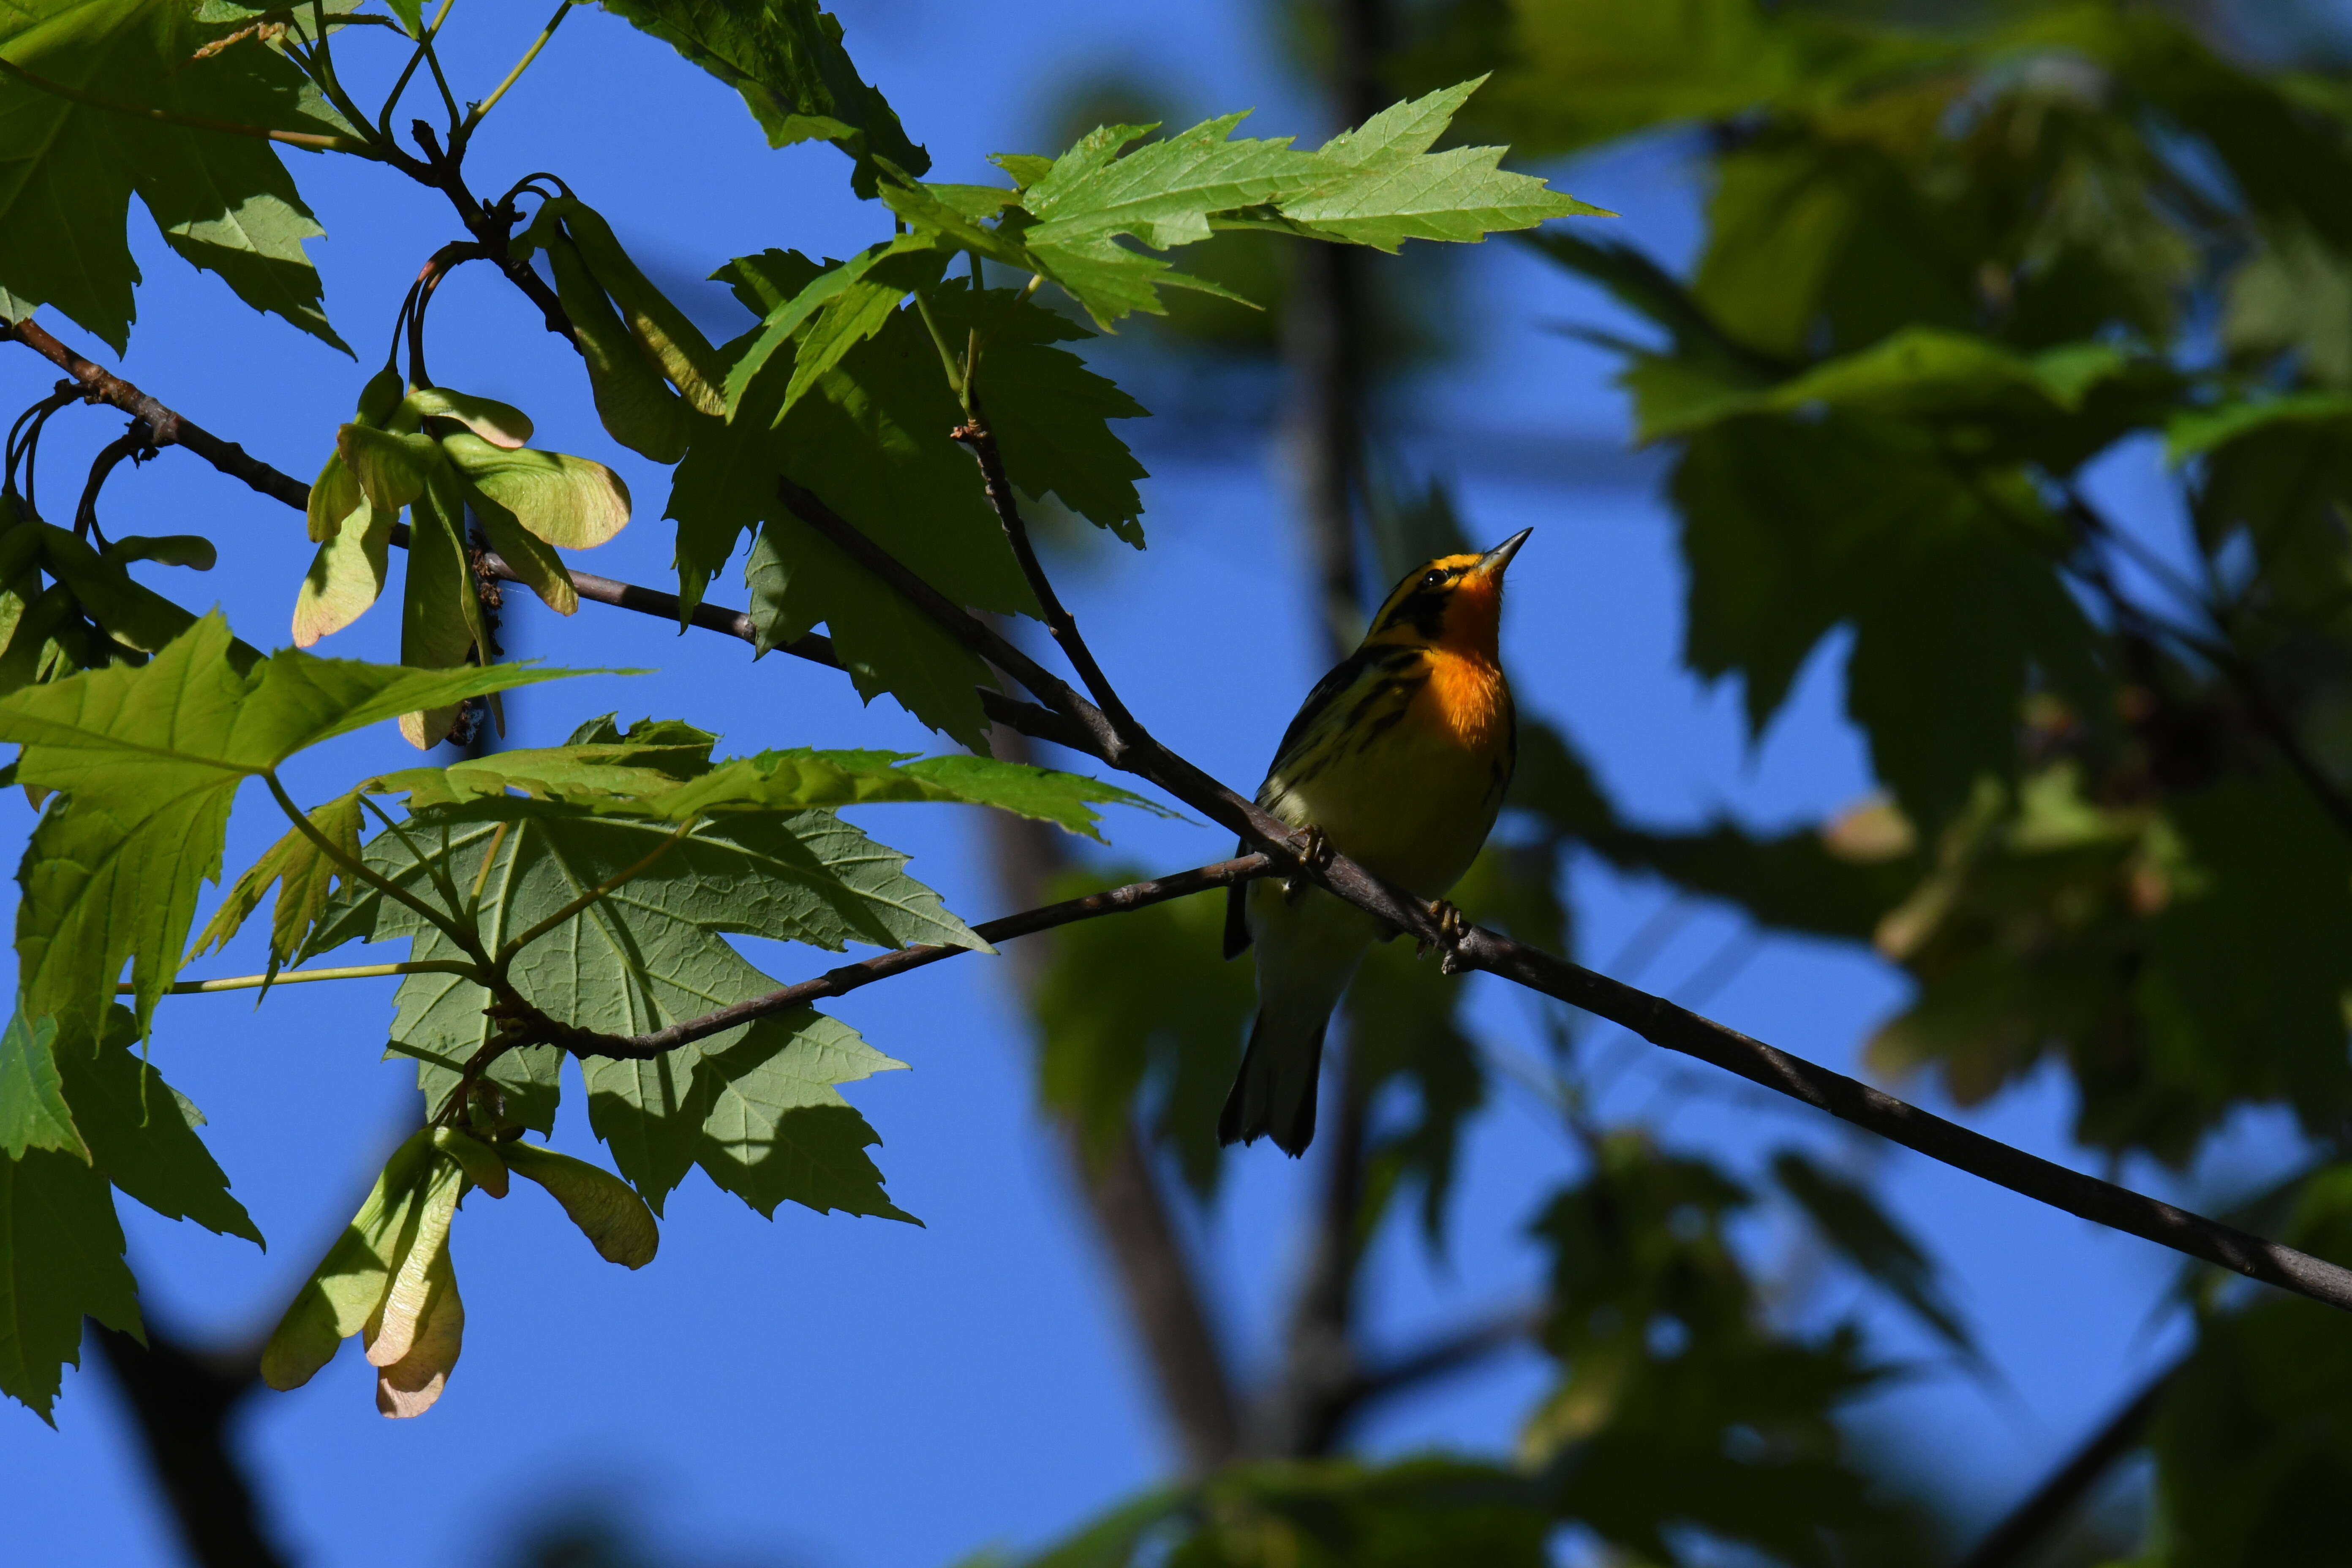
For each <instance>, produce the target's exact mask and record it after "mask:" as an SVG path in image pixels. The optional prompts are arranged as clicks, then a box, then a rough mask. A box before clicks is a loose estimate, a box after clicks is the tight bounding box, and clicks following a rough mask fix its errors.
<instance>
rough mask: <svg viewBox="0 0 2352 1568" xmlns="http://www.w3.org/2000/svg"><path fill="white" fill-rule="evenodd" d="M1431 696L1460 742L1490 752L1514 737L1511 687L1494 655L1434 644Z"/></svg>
mask: <svg viewBox="0 0 2352 1568" xmlns="http://www.w3.org/2000/svg"><path fill="white" fill-rule="evenodd" d="M1426 657H1427V658H1428V660H1429V687H1428V699H1427V700H1428V701H1429V703H1430V705H1431V707H1432V708H1433V709H1434V710H1435V712H1436V718H1437V721H1438V723H1439V724H1440V725H1442V726H1443V727H1444V729H1445V731H1447V732H1448V733H1449V734H1450V735H1451V736H1452V737H1453V739H1454V743H1455V744H1456V745H1458V746H1460V747H1461V748H1462V749H1463V750H1464V751H1465V752H1469V753H1470V754H1471V755H1473V756H1476V757H1490V756H1493V755H1495V754H1496V753H1497V752H1501V751H1502V750H1503V749H1504V748H1505V747H1506V746H1507V745H1509V744H1510V741H1511V689H1510V687H1509V686H1508V685H1507V683H1506V682H1505V681H1504V679H1503V670H1502V667H1501V666H1500V665H1498V664H1496V662H1495V659H1494V658H1493V656H1492V655H1491V654H1484V655H1482V654H1479V653H1470V652H1465V651H1463V650H1462V649H1461V648H1459V647H1454V646H1451V639H1449V640H1448V642H1444V643H1439V644H1436V645H1435V646H1433V647H1431V648H1430V649H1429V651H1428V654H1427V656H1426Z"/></svg>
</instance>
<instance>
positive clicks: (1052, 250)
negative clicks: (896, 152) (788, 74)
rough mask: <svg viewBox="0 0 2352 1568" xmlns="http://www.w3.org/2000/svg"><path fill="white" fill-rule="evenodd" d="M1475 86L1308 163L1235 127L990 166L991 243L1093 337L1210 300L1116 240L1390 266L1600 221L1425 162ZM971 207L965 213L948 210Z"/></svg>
mask: <svg viewBox="0 0 2352 1568" xmlns="http://www.w3.org/2000/svg"><path fill="white" fill-rule="evenodd" d="M1483 80H1484V78H1480V79H1478V80H1474V81H1467V82H1464V83H1462V84H1460V85H1459V86H1456V87H1452V88H1447V89H1443V90H1441V91H1438V92H1433V93H1431V94H1429V95H1428V96H1426V97H1424V98H1421V99H1416V100H1412V101H1411V102H1409V103H1400V104H1397V105H1395V106H1394V107H1392V108H1391V109H1388V110H1383V111H1382V112H1381V113H1380V114H1378V115H1375V116H1373V118H1372V119H1370V120H1369V121H1366V122H1365V123H1364V124H1363V125H1362V126H1361V127H1360V128H1359V129H1357V130H1355V131H1351V132H1344V133H1342V134H1341V135H1339V136H1336V137H1334V138H1332V139H1331V141H1329V142H1326V143H1325V144H1324V145H1323V146H1322V147H1320V148H1318V149H1317V150H1316V151H1315V152H1312V153H1307V152H1301V151H1299V150H1298V149H1297V148H1295V147H1293V146H1292V145H1291V143H1290V140H1289V139H1288V138H1287V137H1284V138H1279V139H1276V140H1272V141H1251V140H1247V139H1242V140H1232V139H1230V138H1231V137H1232V133H1233V131H1234V127H1235V126H1236V125H1238V124H1240V122H1241V121H1242V119H1243V118H1244V117H1243V116H1242V115H1239V114H1230V115H1226V116H1223V118H1221V119H1216V120H1210V121H1203V122H1202V123H1201V124H1199V125H1196V126H1194V127H1192V129H1191V130H1189V131H1186V132H1181V133H1180V134H1178V135H1175V136H1171V137H1170V138H1168V139H1167V140H1165V141H1161V142H1148V143H1146V144H1144V145H1142V146H1140V147H1137V148H1135V149H1134V150H1133V151H1132V152H1126V153H1124V154H1123V155H1122V150H1123V149H1125V148H1127V147H1128V145H1129V143H1130V142H1134V141H1135V140H1136V139H1137V138H1139V137H1140V136H1143V135H1145V134H1147V133H1149V132H1150V131H1151V130H1153V129H1154V127H1151V126H1148V125H1107V126H1103V127H1101V128H1100V129H1098V130H1096V131H1093V132H1088V133H1087V135H1086V136H1084V137H1082V138H1080V139H1079V141H1078V142H1077V144H1076V146H1074V147H1072V148H1071V149H1070V150H1069V151H1068V152H1066V153H1063V154H1062V155H1061V156H1060V157H1059V158H1057V159H1055V160H1054V161H1053V163H1052V164H1051V166H1050V167H1048V168H1045V170H1043V172H1042V173H1041V172H1039V171H1038V170H1037V169H1036V167H1035V166H1034V162H1033V161H1029V160H1014V161H1013V162H1011V163H1006V162H1005V161H1004V160H1003V159H1000V160H999V162H1000V163H1002V164H1003V166H1005V167H1006V168H1007V169H1008V170H1017V171H1018V172H1019V173H1021V174H1026V175H1029V176H1031V178H1029V179H1028V180H1027V181H1026V182H1025V183H1024V185H1023V187H1022V188H1021V190H1020V191H1019V193H1018V200H1019V216H1017V217H1015V216H1007V217H1006V218H1004V219H1002V220H1000V221H999V223H998V225H997V226H996V228H995V229H994V230H993V231H992V232H993V233H994V234H995V235H997V236H1000V237H1013V238H1017V240H1018V243H1019V244H1020V246H1021V247H1024V251H1025V261H1024V264H1025V265H1028V266H1029V267H1031V268H1032V269H1034V270H1037V271H1041V272H1043V273H1044V274H1045V276H1047V277H1049V278H1051V279H1053V280H1054V281H1055V282H1056V283H1058V284H1060V285H1061V286H1062V288H1063V289H1065V290H1066V291H1067V292H1068V293H1069V294H1070V295H1071V297H1072V298H1074V299H1076V300H1077V301H1078V302H1079V303H1080V304H1082V305H1084V306H1085V307H1086V309H1087V313H1088V314H1090V315H1092V316H1093V317H1094V319H1095V320H1096V321H1097V323H1098V324H1101V325H1103V326H1106V327H1108V325H1109V324H1110V323H1111V322H1113V321H1117V320H1118V318H1119V317H1121V316H1123V315H1126V314H1127V313H1129V311H1132V310H1148V311H1153V312H1158V311H1160V310H1162V309H1163V307H1162V306H1161V304H1160V299H1159V290H1160V289H1161V288H1163V287H1171V286H1172V287H1181V288H1191V289H1206V290H1207V291H1209V292H1212V293H1218V294H1223V293H1224V290H1223V289H1220V288H1217V287H1216V286H1215V285H1213V284H1210V283H1208V282H1206V281H1204V280H1203V279H1196V278H1188V277H1186V276H1185V275H1183V274H1181V273H1179V272H1176V271H1174V270H1173V269H1172V268H1171V267H1170V265H1169V264H1168V263H1167V262H1165V261H1162V260H1160V258H1158V257H1155V256H1151V255H1148V254H1146V253H1144V252H1142V251H1139V250H1137V249H1134V248H1131V247H1129V246H1128V245H1126V244H1122V243H1121V240H1122V238H1129V239H1132V240H1134V241H1135V242H1137V243H1139V244H1140V245H1142V246H1145V247H1150V249H1152V250H1168V249H1171V248H1173V247H1177V246H1181V245H1192V244H1195V243H1197V242H1198V241H1201V240H1203V239H1206V238H1208V237H1209V236H1210V234H1211V233H1212V232H1213V231H1214V230H1216V229H1219V228H1272V229H1278V230H1281V231H1283V232H1285V233H1289V234H1297V235H1303V236H1307V237H1313V238H1318V239H1323V240H1330V241H1337V242H1340V243H1344V244H1353V245H1369V246H1373V247H1378V248H1380V249H1382V250H1394V249H1396V248H1397V247H1399V246H1400V245H1402V243H1403V242H1404V241H1406V240H1408V239H1429V240H1451V241H1456V242H1466V241H1475V240H1478V239H1482V238H1484V237H1486V235H1488V234H1491V233H1494V232H1496V231H1497V230H1503V229H1521V228H1531V227H1533V226H1536V225H1537V224H1539V223H1542V222H1544V221H1545V220H1546V219H1549V218H1555V217H1567V216H1572V215H1576V214H1589V215H1601V216H1606V215H1605V214H1604V209H1602V208H1600V207H1595V206H1591V205H1586V204H1585V203H1583V202H1580V201H1578V200H1576V199H1575V198H1574V197H1572V196H1569V195H1564V194H1562V193H1560V192H1558V191H1553V190H1549V189H1548V188H1546V186H1545V184H1544V183H1543V182H1542V181H1541V180H1539V179H1537V178H1534V177H1533V176H1530V175H1526V174H1508V173H1506V172H1505V171H1504V170H1503V169H1502V168H1501V167H1500V163H1501V160H1502V156H1503V149H1501V148H1499V147H1461V148H1453V149H1450V150H1447V151H1445V152H1441V153H1432V152H1430V151H1429V149H1430V148H1431V147H1432V146H1433V145H1434V144H1435V142H1436V141H1437V139H1438V138H1439V137H1440V136H1442V135H1444V132H1445V131H1446V129H1447V127H1448V126H1449V125H1450V124H1451V123H1452V121H1453V119H1454V113H1455V111H1456V110H1459V109H1460V108H1461V107H1462V105H1463V103H1464V102H1465V100H1468V98H1469V97H1470V95H1471V94H1472V93H1473V92H1474V91H1475V90H1476V89H1477V88H1478V86H1479V82H1480V81H1483ZM944 188H945V187H930V189H931V190H932V191H934V192H935V193H936V192H938V191H940V190H942V189H944ZM974 205H975V204H972V203H970V202H966V203H963V204H961V211H963V212H965V213H969V212H970V211H971V210H972V208H973V207H974ZM900 216H902V217H905V218H907V220H908V222H909V223H911V224H913V225H915V226H917V227H919V228H923V227H929V228H931V229H933V230H935V231H937V232H939V233H940V234H941V235H942V237H943V238H947V239H949V240H950V241H952V240H953V238H954V236H953V228H954V226H953V225H952V224H951V223H950V222H948V221H947V220H946V219H944V218H940V217H938V216H927V215H926V214H925V213H923V212H919V211H915V210H912V209H911V208H902V210H901V212H900ZM1001 258H1002V257H1001ZM1244 302H1246V301H1244Z"/></svg>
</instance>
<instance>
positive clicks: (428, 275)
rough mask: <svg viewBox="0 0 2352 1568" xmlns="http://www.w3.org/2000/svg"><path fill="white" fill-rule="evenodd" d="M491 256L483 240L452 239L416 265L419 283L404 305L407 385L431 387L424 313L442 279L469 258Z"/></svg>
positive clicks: (478, 258) (409, 292)
mask: <svg viewBox="0 0 2352 1568" xmlns="http://www.w3.org/2000/svg"><path fill="white" fill-rule="evenodd" d="M488 255H489V252H488V251H487V250H485V249H483V248H482V247H481V245H480V243H479V242H478V241H475V240H468V239H453V240H451V241H450V242H449V243H448V244H446V245H445V246H443V247H441V248H440V249H438V250H436V251H435V252H434V253H433V254H432V255H431V256H429V257H427V258H425V265H424V266H423V267H421V268H417V272H416V283H415V287H413V288H412V289H409V291H408V298H409V303H408V304H407V305H406V306H404V310H405V311H406V314H407V320H408V384H410V385H411V386H430V385H432V384H433V380H432V377H431V376H429V375H427V374H425V310H426V309H427V308H428V307H429V306H431V304H432V303H433V296H434V295H435V294H436V292H438V291H439V289H440V288H441V280H442V279H445V278H446V277H448V276H449V274H450V273H452V272H454V271H456V270H457V268H460V267H462V266H464V265H465V264H466V263H467V262H468V261H478V260H481V259H483V258H487V257H488Z"/></svg>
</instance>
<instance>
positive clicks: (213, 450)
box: [0, 320, 1088, 751]
mask: <svg viewBox="0 0 2352 1568" xmlns="http://www.w3.org/2000/svg"><path fill="white" fill-rule="evenodd" d="M9 338H14V339H15V340H16V341H17V342H21V343H23V344H24V345H25V346H26V347H27V348H29V349H31V350H33V351H34V352H35V353H38V354H39V355H41V357H42V358H44V359H46V360H47V361H48V362H49V363H52V364H54V365H56V366H57V367H58V369H60V370H62V371H64V372H65V373H66V374H68V375H69V376H71V377H73V379H74V380H75V381H76V382H77V383H79V384H80V385H81V387H82V389H83V395H84V398H85V399H86V400H87V401H89V402H91V403H103V404H106V405H109V406H110V407H114V408H119V409H121V410H122V411H123V412H124V413H126V414H129V415H131V416H133V417H135V418H137V419H139V420H141V421H142V423H144V425H145V426H146V427H147V431H148V438H149V439H150V440H151V441H152V444H153V446H155V447H159V448H160V447H184V448H186V449H187V450H188V451H190V452H193V453H194V454H195V455H196V456H197V457H199V458H203V459H204V460H205V462H207V463H210V464H211V465H212V466H213V467H214V468H216V469H218V470H219V471H220V472H222V473H224V474H226V475H227V476H228V477H229V478H231V479H241V480H243V481H244V482H245V483H246V484H247V485H248V486H250V487H251V488H252V489H256V490H257V491H259V492H260V493H261V494H263V495H266V496H268V497H269V498H270V499H271V500H276V501H278V502H280V503H282V504H284V505H286V506H289V507H291V508H292V509H293V510H296V511H305V512H306V511H308V510H309V508H310V486H309V485H306V484H304V483H303V482H302V481H301V480H300V479H296V478H295V477H294V476H293V475H291V474H289V473H285V472H282V471H280V470H279V469H278V468H272V467H271V466H270V465H269V464H268V463H265V462H263V461H261V459H259V458H256V457H254V456H252V455H251V454H250V453H248V452H247V451H246V449H245V448H244V447H240V446H238V445H237V444H236V443H235V442H233V441H224V440H222V439H221V438H220V437H217V436H215V435H214V434H212V432H210V431H208V430H206V429H205V427H204V426H200V425H198V424H197V423H196V422H195V421H194V420H193V419H189V418H187V417H185V416H183V415H180V414H178V413H175V412H173V410H172V409H169V408H166V407H165V406H164V405H163V404H161V403H159V402H157V401H156V400H155V399H154V398H153V397H151V396H149V395H147V394H146V393H145V392H142V391H141V390H140V389H139V388H138V387H136V386H133V385H132V384H131V383H129V382H127V381H125V380H123V379H122V378H121V376H119V375H116V374H113V373H111V372H110V371H108V370H105V369H103V368H101V367H100V366H99V365H96V364H93V363H90V362H89V360H87V359H84V358H83V357H82V356H81V355H80V354H79V353H75V352H74V351H73V350H72V349H70V348H68V347H67V346H66V345H65V344H63V343H61V342H58V340H57V339H56V338H55V337H53V336H51V335H50V334H49V333H48V332H47V331H45V330H43V329H42V327H41V326H40V325H39V324H38V323H37V322H35V321H29V320H28V321H18V322H15V323H10V322H5V321H0V341H5V340H6V339H9ZM392 542H394V544H397V545H399V546H400V547H401V548H403V549H406V548H407V546H408V530H407V527H406V525H405V524H402V525H397V526H395V527H394V530H393V534H392ZM483 564H484V566H485V567H486V568H487V569H488V573H489V574H490V575H491V576H493V577H496V578H498V579H499V580H500V581H501V582H507V583H520V584H523V585H524V586H525V587H528V586H530V584H528V583H526V582H524V579H523V577H522V574H520V573H518V572H517V571H515V569H514V568H513V567H511V566H509V565H508V564H507V563H506V562H505V561H504V560H503V559H502V558H500V557H499V555H498V554H497V553H496V552H484V555H483ZM566 570H567V571H571V572H572V587H573V588H574V589H575V590H577V591H578V593H579V595H580V596H581V597H582V598H583V599H586V600H588V601H590V602H591V603H593V604H599V605H611V606H613V607H614V608H615V609H622V610H628V611H631V612H633V613H635V614H637V615H641V616H654V617H656V619H659V620H665V621H668V622H670V623H671V624H672V625H677V624H678V623H679V622H680V620H681V616H680V615H679V605H678V598H677V595H675V594H671V593H666V592H664V591H663V590H661V589H659V588H647V587H643V586H640V585H639V584H635V583H623V582H619V581H616V580H615V579H614V578H611V577H600V576H598V575H596V574H594V573H592V572H581V571H577V570H573V569H572V568H570V567H567V568H566ZM683 620H684V622H685V624H687V625H688V626H697V627H699V628H700V629H702V630H704V631H712V632H718V633H719V634H720V635H722V636H725V637H734V638H736V639H737V640H738V641H740V642H747V643H750V644H751V645H752V646H753V647H758V646H759V643H760V628H759V626H758V624H757V623H756V622H754V621H753V620H752V618H751V616H749V615H747V614H745V613H744V612H743V611H741V610H730V609H725V608H722V607H721V606H719V605H711V604H701V605H696V606H695V607H694V608H693V609H692V610H691V611H689V612H688V613H687V614H686V615H685V616H684V617H683ZM774 646H775V647H776V650H777V651H778V652H780V653H788V654H791V655H792V656H793V658H801V659H806V660H807V661H809V662H810V663H812V664H821V665H823V666H824V667H825V668H828V669H839V668H842V665H841V660H840V658H838V657H837V656H836V655H835V653H834V651H833V641H832V639H831V638H829V637H823V636H819V635H817V634H815V633H810V634H807V635H805V636H802V637H794V638H793V639H791V640H790V641H788V642H782V643H778V644H776V645H774ZM980 697H981V706H982V708H984V709H985V710H987V712H988V716H989V718H990V719H991V720H992V721H994V722H996V723H999V724H1004V725H1008V726H1010V727H1011V728H1013V729H1015V730H1018V731H1021V732H1022V733H1023V734H1025V735H1034V736H1035V737H1036V738H1037V739H1039V740H1041V741H1051V742H1054V743H1055V744H1056V745H1060V746H1067V747H1070V748H1072V749H1073V750H1076V751H1086V750H1087V749H1088V742H1087V738H1086V737H1085V736H1084V735H1083V734H1082V733H1080V732H1079V731H1078V729H1077V727H1076V725H1074V724H1073V723H1072V722H1071V721H1069V720H1067V719H1065V718H1063V717H1061V716H1060V715H1059V714H1055V713H1053V712H1049V711H1048V710H1045V709H1043V708H1040V707H1037V706H1036V705H1035V704H1034V703H1028V702H1022V701H1019V700H1015V699H1013V698H1011V697H1007V696H1006V695H1005V694H1004V693H1003V692H1001V691H995V690H992V689H987V688H982V690H981V694H980Z"/></svg>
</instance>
